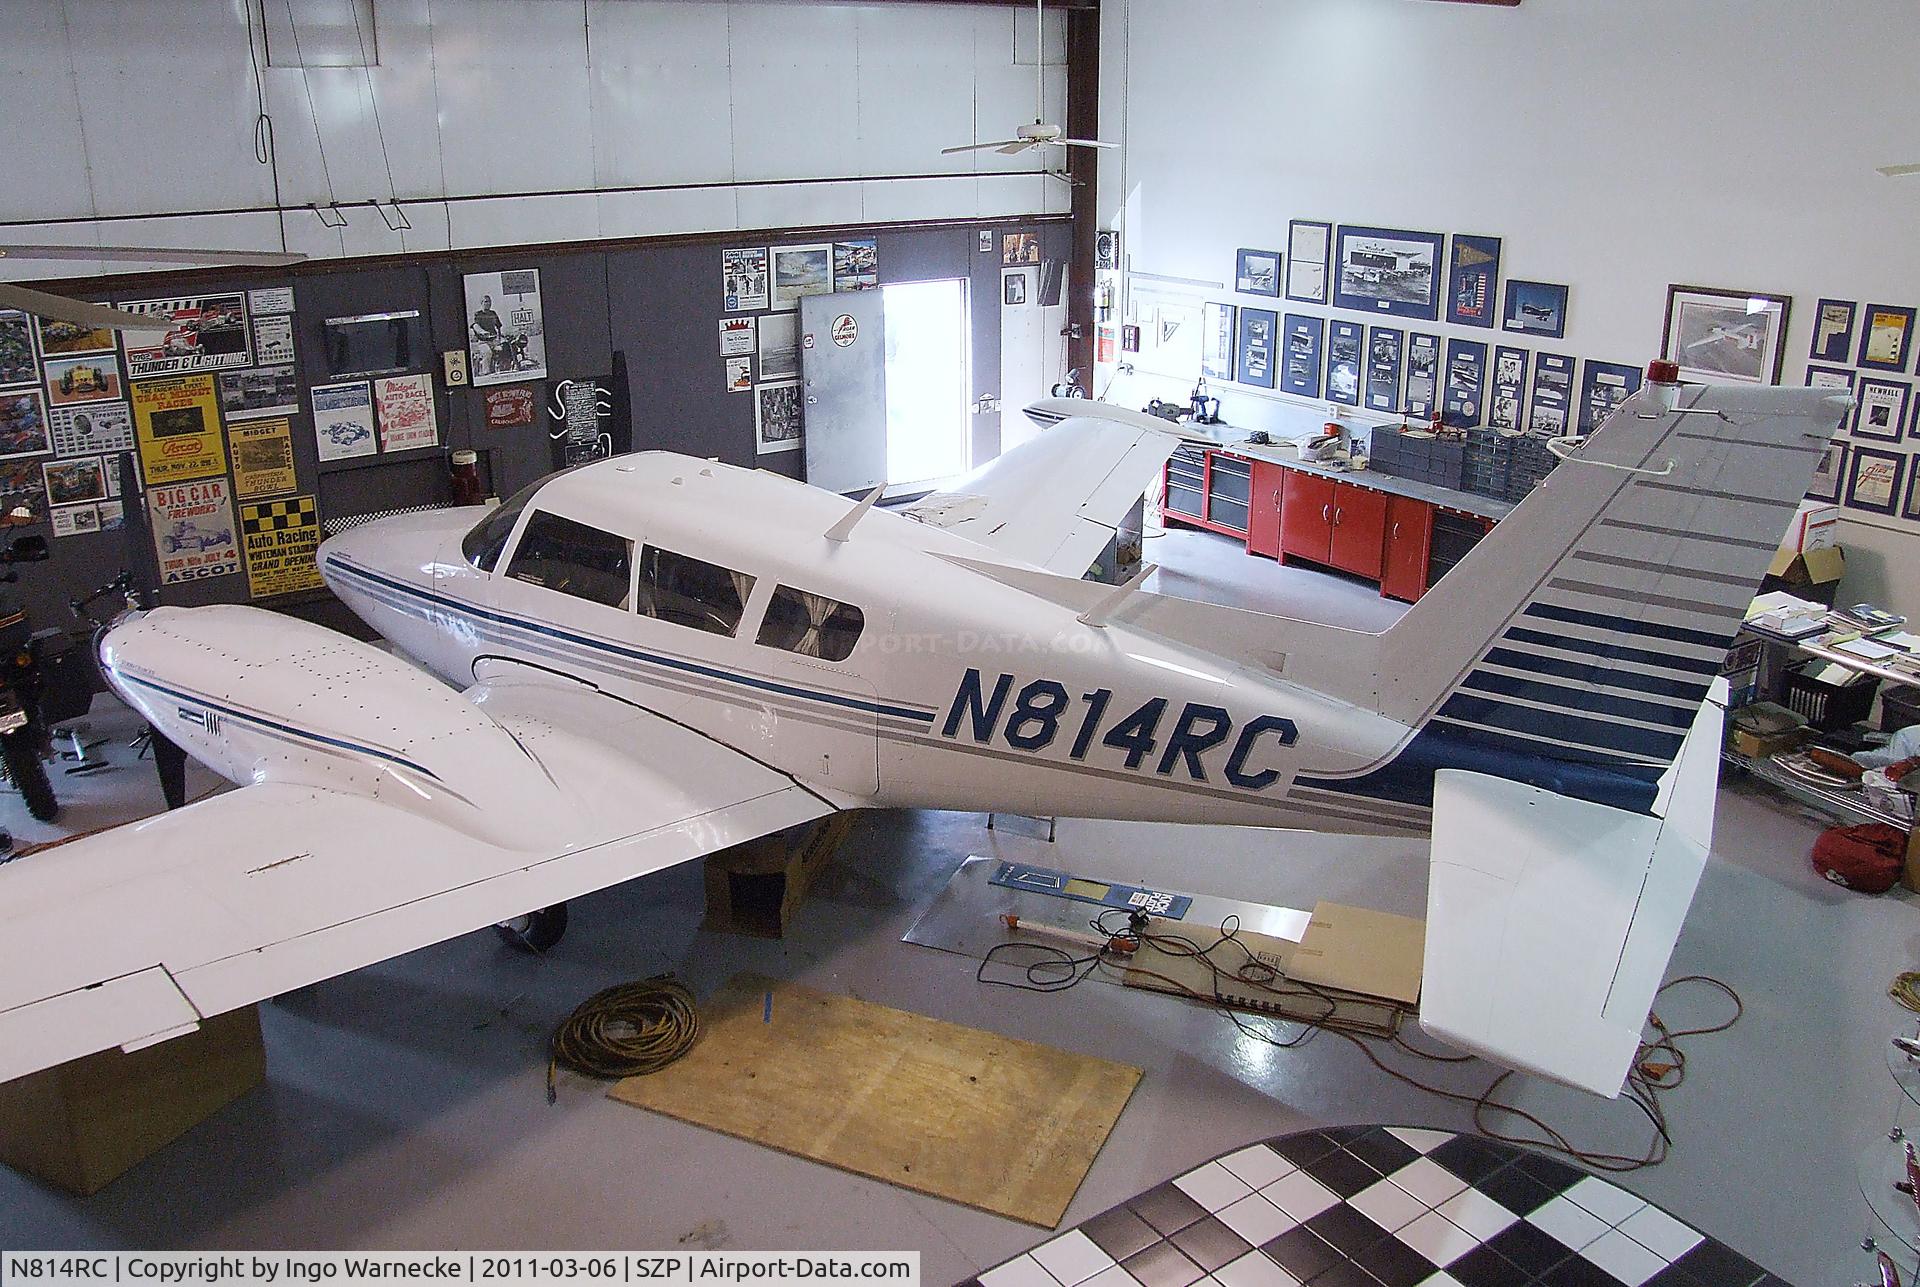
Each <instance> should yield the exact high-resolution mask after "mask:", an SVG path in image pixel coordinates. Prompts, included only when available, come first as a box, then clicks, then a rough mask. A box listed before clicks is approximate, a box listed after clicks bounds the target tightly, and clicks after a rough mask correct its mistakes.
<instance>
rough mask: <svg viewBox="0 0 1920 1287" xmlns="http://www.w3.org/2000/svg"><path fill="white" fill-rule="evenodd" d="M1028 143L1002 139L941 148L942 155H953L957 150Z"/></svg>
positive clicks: (974, 149) (1015, 145)
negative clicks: (993, 141) (994, 141)
mask: <svg viewBox="0 0 1920 1287" xmlns="http://www.w3.org/2000/svg"><path fill="white" fill-rule="evenodd" d="M1026 145H1027V141H1026V140H1025V139H1001V140H1000V141H999V142H997V143H969V144H967V145H966V146H965V147H943V148H941V149H940V155H941V156H952V155H953V154H954V153H956V152H987V151H992V150H994V149H996V148H1004V147H1025V146H1026Z"/></svg>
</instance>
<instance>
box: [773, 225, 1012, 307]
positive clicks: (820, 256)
mask: <svg viewBox="0 0 1920 1287" xmlns="http://www.w3.org/2000/svg"><path fill="white" fill-rule="evenodd" d="M1019 235H1024V234H1019ZM1035 244H1036V246H1037V245H1038V243H1037V242H1036V243H1035ZM831 294H833V247H832V246H830V245H825V244H822V245H818V246H775V247H774V248H773V302H772V305H771V306H772V307H773V308H775V309H777V310H786V309H794V308H799V307H800V300H801V298H802V297H804V296H807V295H831Z"/></svg>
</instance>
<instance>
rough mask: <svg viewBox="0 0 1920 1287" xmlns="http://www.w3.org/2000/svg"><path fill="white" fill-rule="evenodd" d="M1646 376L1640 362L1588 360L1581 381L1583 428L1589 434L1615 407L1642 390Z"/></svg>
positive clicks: (1602, 422)
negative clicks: (1585, 371) (1642, 382)
mask: <svg viewBox="0 0 1920 1287" xmlns="http://www.w3.org/2000/svg"><path fill="white" fill-rule="evenodd" d="M1643 378H1644V376H1643V373H1642V372H1641V370H1640V368H1639V367H1637V366H1628V365H1627V364H1626V363H1624V362H1593V361H1589V362H1588V363H1587V373H1586V375H1585V377H1584V378H1583V379H1582V380H1581V383H1580V432H1581V433H1583V434H1589V433H1592V432H1593V431H1594V430H1595V429H1598V428H1599V427H1600V426H1601V425H1603V424H1605V423H1606V422H1607V417H1608V416H1610V415H1612V414H1613V409H1614V408H1615V407H1617V406H1619V405H1620V404H1621V403H1623V402H1625V401H1626V400H1627V399H1628V398H1631V397H1632V396H1633V395H1634V394H1636V393H1638V392H1640V381H1641V380H1642V379H1643Z"/></svg>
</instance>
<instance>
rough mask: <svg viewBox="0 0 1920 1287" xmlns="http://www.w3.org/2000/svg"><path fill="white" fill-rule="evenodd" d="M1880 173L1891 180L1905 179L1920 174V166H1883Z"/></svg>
mask: <svg viewBox="0 0 1920 1287" xmlns="http://www.w3.org/2000/svg"><path fill="white" fill-rule="evenodd" d="M1880 173H1882V174H1884V175H1886V176H1887V177H1888V178H1889V179H1904V178H1906V177H1907V176H1908V175H1910V174H1920V165H1883V166H1881V167H1880Z"/></svg>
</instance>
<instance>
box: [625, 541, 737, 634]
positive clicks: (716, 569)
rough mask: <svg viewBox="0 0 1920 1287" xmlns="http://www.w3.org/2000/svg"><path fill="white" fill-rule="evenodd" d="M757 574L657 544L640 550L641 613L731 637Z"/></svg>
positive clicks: (644, 615)
mask: <svg viewBox="0 0 1920 1287" xmlns="http://www.w3.org/2000/svg"><path fill="white" fill-rule="evenodd" d="M752 593H753V578H752V577H751V576H749V575H748V574H747V573H745V572H734V571H731V570H729V569H727V568H723V567H721V566H720V565H719V564H717V563H707V562H705V561H703V560H701V559H694V558H688V557H687V556H686V555H684V554H675V553H674V552H673V551H672V550H663V549H661V548H659V547H658V546H655V545H647V546H643V547H641V550H640V604H639V606H640V615H641V616H643V617H655V618H657V619H659V620H661V621H668V622H672V623H673V624H674V625H676V626H691V627H693V629H695V630H704V631H706V632H707V633H708V634H714V635H726V636H728V637H731V636H732V635H733V633H734V631H736V630H738V629H739V628H740V618H741V616H742V614H744V613H745V612H746V608H747V597H748V596H749V595H751V594H752Z"/></svg>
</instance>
